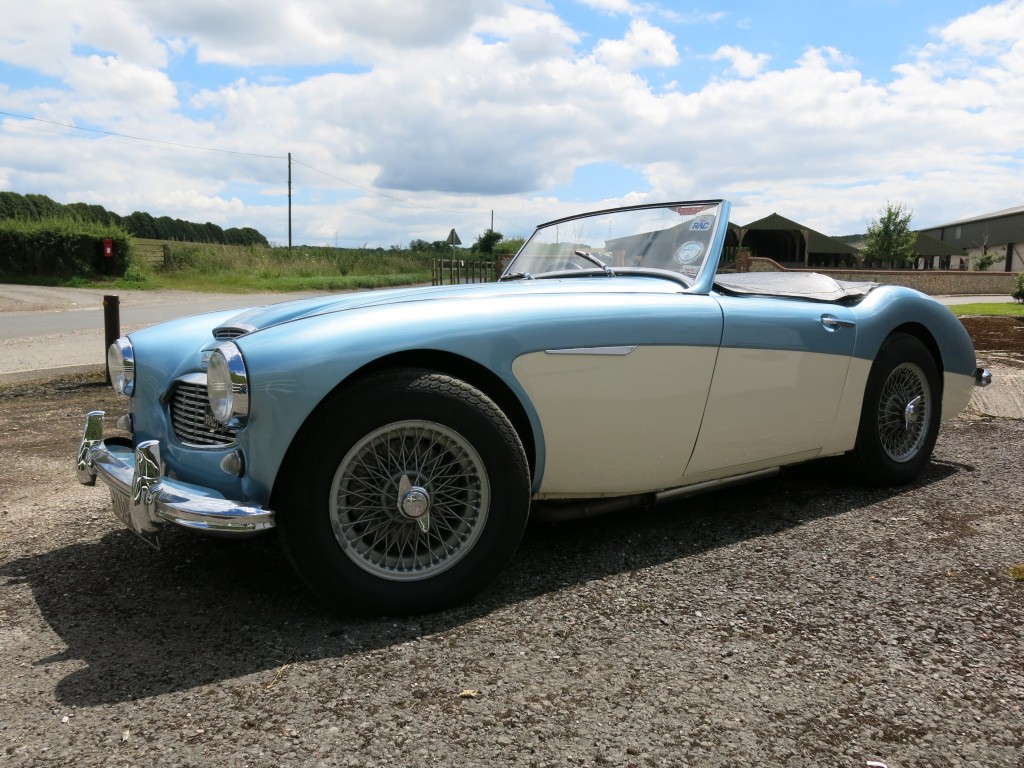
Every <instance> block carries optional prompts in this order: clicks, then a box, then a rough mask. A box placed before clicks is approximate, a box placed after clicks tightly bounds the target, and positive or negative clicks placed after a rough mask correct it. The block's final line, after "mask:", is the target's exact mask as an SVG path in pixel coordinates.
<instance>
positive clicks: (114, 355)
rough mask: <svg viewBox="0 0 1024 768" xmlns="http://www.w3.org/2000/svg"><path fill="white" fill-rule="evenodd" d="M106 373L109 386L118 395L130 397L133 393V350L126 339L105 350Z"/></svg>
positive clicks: (119, 340)
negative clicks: (108, 378)
mask: <svg viewBox="0 0 1024 768" xmlns="http://www.w3.org/2000/svg"><path fill="white" fill-rule="evenodd" d="M107 373H108V374H109V376H110V386H112V387H113V388H114V391H115V392H117V394H119V395H125V396H126V397H131V396H132V393H133V392H134V391H135V350H133V349H132V343H131V342H130V341H128V339H127V338H126V337H121V338H120V339H118V340H117V341H115V342H114V343H113V344H111V345H110V346H109V347H108V348H107Z"/></svg>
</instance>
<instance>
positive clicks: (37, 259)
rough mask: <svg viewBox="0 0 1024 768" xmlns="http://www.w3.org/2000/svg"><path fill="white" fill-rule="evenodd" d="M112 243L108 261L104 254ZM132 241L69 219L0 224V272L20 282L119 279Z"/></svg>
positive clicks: (117, 230)
mask: <svg viewBox="0 0 1024 768" xmlns="http://www.w3.org/2000/svg"><path fill="white" fill-rule="evenodd" d="M104 240H111V241H112V244H113V251H114V254H113V256H110V257H107V256H104V255H103V241H104ZM130 252H131V236H130V235H129V234H128V233H127V232H126V231H125V230H124V229H122V228H121V227H118V226H114V225H109V224H96V223H90V222H83V221H77V220H74V219H43V220H39V221H26V220H20V219H8V220H4V221H0V273H2V274H8V275H17V276H22V277H55V278H59V279H68V278H73V277H81V278H93V277H97V276H115V277H123V276H124V274H125V272H126V271H127V269H128V262H129V256H130Z"/></svg>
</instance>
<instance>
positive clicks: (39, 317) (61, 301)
mask: <svg viewBox="0 0 1024 768" xmlns="http://www.w3.org/2000/svg"><path fill="white" fill-rule="evenodd" d="M107 294H111V295H117V296H118V302H119V305H120V308H119V309H120V312H119V314H120V320H121V331H122V332H128V331H132V330H136V329H138V328H143V327H145V326H147V325H154V324H156V323H161V322H164V321H165V320H172V319H174V318H176V317H183V316H185V315H194V314H199V313H201V312H213V311H216V310H220V309H234V308H241V307H250V306H253V305H254V304H274V303H277V302H281V301H288V300H289V299H299V298H304V297H307V296H314V295H316V294H315V293H313V292H309V293H265V294H255V295H253V294H226V293H189V292H186V291H116V292H115V291H103V290H96V289H92V288H45V287H40V286H24V285H0V383H11V382H17V381H27V380H30V379H36V378H45V377H46V376H49V375H53V374H60V373H75V372H78V371H85V370H92V369H95V368H96V367H98V366H102V365H103V364H104V359H105V353H106V343H105V341H104V332H103V297H104V296H105V295H107Z"/></svg>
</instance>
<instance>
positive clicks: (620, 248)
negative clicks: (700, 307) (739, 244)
mask: <svg viewBox="0 0 1024 768" xmlns="http://www.w3.org/2000/svg"><path fill="white" fill-rule="evenodd" d="M721 213H722V202H721V201H716V200H712V201H705V202H696V203H671V204H666V205H658V206H645V207H638V208H619V209H615V210H611V211H600V212H598V213H593V214H587V215H584V216H577V217H574V218H570V219H560V220H558V221H553V222H551V223H549V224H542V225H541V226H540V227H538V228H537V231H536V232H534V233H533V236H532V237H531V238H530V239H529V241H527V243H526V244H525V245H524V246H523V247H522V249H521V250H520V251H519V254H518V255H517V256H516V258H515V259H513V260H512V262H511V263H510V264H509V266H508V269H506V270H505V276H506V277H513V276H529V277H537V276H540V275H543V274H545V273H549V272H563V271H572V270H595V269H601V268H603V267H605V268H607V270H611V271H613V272H615V273H629V272H632V271H634V270H643V269H659V270H668V271H671V272H675V273H677V274H679V275H682V276H684V277H685V278H687V279H688V282H689V283H691V284H692V282H693V281H694V280H695V279H696V278H697V275H698V274H700V272H701V269H702V268H703V267H704V265H705V264H707V263H708V262H709V261H714V262H715V263H714V264H711V268H714V267H715V266H717V256H716V258H715V259H710V260H709V254H711V253H715V252H716V251H717V249H718V248H720V245H718V244H717V243H716V242H715V234H716V232H717V231H718V226H717V225H718V220H719V217H720V216H721ZM607 270H606V271H607ZM620 271H621V272H620Z"/></svg>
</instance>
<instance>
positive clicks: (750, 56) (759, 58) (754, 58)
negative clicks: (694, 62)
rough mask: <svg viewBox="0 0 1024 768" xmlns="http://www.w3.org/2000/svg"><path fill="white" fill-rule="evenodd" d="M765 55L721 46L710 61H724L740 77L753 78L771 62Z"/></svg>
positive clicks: (730, 46)
mask: <svg viewBox="0 0 1024 768" xmlns="http://www.w3.org/2000/svg"><path fill="white" fill-rule="evenodd" d="M771 58H772V57H771V56H769V55H768V54H767V53H757V54H754V53H750V52H749V51H745V50H744V49H742V48H739V47H737V46H734V45H723V46H722V47H721V48H719V49H718V50H717V51H715V52H714V53H713V54H712V55H711V60H712V61H721V60H723V59H724V60H726V61H728V62H729V65H730V69H732V71H733V72H735V73H736V74H737V75H739V76H740V77H755V76H756V75H758V74H760V72H761V70H762V69H764V68H765V66H767V64H768V62H769V61H771Z"/></svg>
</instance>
